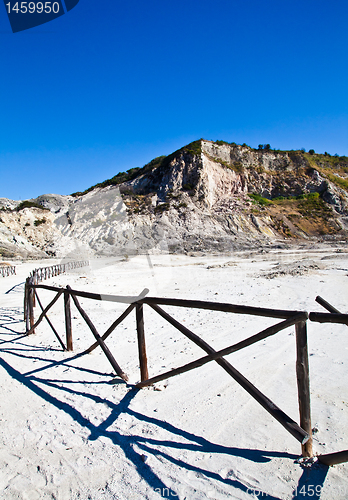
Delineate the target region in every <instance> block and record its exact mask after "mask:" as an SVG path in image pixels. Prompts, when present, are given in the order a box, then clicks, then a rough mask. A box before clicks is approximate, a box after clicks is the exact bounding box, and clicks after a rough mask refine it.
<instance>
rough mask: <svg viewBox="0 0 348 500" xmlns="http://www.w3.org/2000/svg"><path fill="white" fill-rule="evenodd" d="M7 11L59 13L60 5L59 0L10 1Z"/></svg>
mask: <svg viewBox="0 0 348 500" xmlns="http://www.w3.org/2000/svg"><path fill="white" fill-rule="evenodd" d="M6 7H7V12H8V13H9V14H11V12H16V14H26V13H27V12H28V13H29V14H34V13H35V12H36V13H37V14H43V13H45V14H51V12H53V13H54V14H58V12H59V8H60V5H59V3H58V2H12V6H11V2H8V3H7V4H6Z"/></svg>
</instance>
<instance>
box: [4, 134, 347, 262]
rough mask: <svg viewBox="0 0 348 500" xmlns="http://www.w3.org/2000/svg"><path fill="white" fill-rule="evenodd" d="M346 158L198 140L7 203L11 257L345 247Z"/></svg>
mask: <svg viewBox="0 0 348 500" xmlns="http://www.w3.org/2000/svg"><path fill="white" fill-rule="evenodd" d="M347 191H348V158H347V157H339V156H330V155H328V154H325V155H320V154H315V153H314V151H311V152H310V153H305V152H304V151H277V150H272V149H270V148H269V147H268V146H265V147H259V149H257V150H256V149H253V148H250V147H249V146H247V145H245V144H244V145H242V146H241V145H237V144H234V143H231V144H229V143H226V142H223V141H217V142H212V141H206V140H203V139H202V140H199V141H195V142H193V143H191V144H189V145H188V146H185V147H183V148H181V149H180V150H178V151H176V152H174V153H172V154H171V155H169V156H162V157H159V158H155V159H154V160H152V161H151V162H150V163H148V164H147V165H145V166H144V167H143V168H134V169H131V170H129V171H128V172H126V173H119V174H117V175H116V176H115V177H113V178H112V179H108V180H106V181H104V182H102V183H100V184H97V185H96V186H93V187H91V188H89V189H88V190H86V191H85V192H80V193H74V194H73V195H71V196H60V195H53V194H49V195H42V196H39V197H38V198H37V199H35V200H28V201H27V202H22V203H19V202H15V201H12V200H6V199H0V210H1V213H0V253H1V254H2V255H3V256H4V257H15V256H18V257H38V256H42V257H43V256H57V257H67V256H69V255H71V254H76V253H80V254H81V253H83V254H84V255H86V254H91V253H92V254H96V255H131V254H134V253H142V252H168V251H169V252H178V253H181V252H206V251H210V252H211V251H214V252H229V251H233V250H236V249H242V248H248V247H255V246H257V247H260V246H269V245H272V244H274V243H277V244H279V242H281V243H284V242H292V241H300V240H302V239H303V240H308V239H324V240H335V239H339V240H346V239H347V229H348V194H347Z"/></svg>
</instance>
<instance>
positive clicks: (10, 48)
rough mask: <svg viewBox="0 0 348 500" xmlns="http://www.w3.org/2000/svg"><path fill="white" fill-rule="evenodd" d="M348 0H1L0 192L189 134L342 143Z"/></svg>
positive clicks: (66, 187)
mask: <svg viewBox="0 0 348 500" xmlns="http://www.w3.org/2000/svg"><path fill="white" fill-rule="evenodd" d="M347 20H348V2H347V0H330V1H326V0H325V1H322V0H264V1H261V0H175V1H169V0H146V1H145V0H127V1H124V0H123V1H119V0H98V1H96V0H80V2H79V4H78V5H77V6H76V7H75V8H74V9H73V10H71V11H70V12H69V13H68V14H65V15H63V16H61V17H60V18H58V19H56V20H54V21H52V22H50V23H47V24H45V25H42V26H39V27H37V28H33V29H31V30H27V31H23V32H19V33H16V34H13V33H12V32H11V29H10V24H9V21H8V18H7V15H6V9H5V6H2V5H0V44H1V51H0V61H1V80H0V89H1V92H0V95H1V101H0V168H1V190H0V197H7V198H12V199H27V198H31V197H36V196H38V195H40V194H44V193H59V194H70V193H72V192H75V191H82V190H84V189H86V188H88V187H89V186H91V185H93V184H95V183H97V182H101V181H103V180H105V179H107V178H110V177H112V176H113V175H115V174H116V173H117V172H119V171H124V170H127V169H129V168H132V167H136V166H140V167H141V166H143V165H144V164H145V163H147V162H148V161H150V160H151V159H152V158H154V157H156V156H159V155H162V154H169V153H171V152H172V151H174V150H176V149H178V148H179V147H181V146H183V145H185V144H187V143H189V142H191V141H192V140H195V139H199V138H201V137H203V138H206V139H211V140H217V139H223V140H226V141H235V142H237V143H244V142H246V143H247V144H249V145H250V146H253V147H257V146H258V144H259V143H270V144H271V147H273V148H277V149H278V148H279V149H299V148H306V149H307V150H308V149H311V148H313V149H315V151H317V152H324V151H328V152H329V153H331V154H335V153H338V154H340V155H348V40H347V39H348V31H347Z"/></svg>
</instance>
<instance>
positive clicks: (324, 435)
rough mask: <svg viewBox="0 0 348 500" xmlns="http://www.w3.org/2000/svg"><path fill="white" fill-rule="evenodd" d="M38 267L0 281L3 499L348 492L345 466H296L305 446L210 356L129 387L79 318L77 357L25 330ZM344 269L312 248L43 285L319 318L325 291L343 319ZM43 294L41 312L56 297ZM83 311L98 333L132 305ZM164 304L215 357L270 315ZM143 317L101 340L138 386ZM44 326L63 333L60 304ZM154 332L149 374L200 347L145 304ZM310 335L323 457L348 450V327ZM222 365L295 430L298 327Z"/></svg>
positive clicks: (171, 262) (90, 273)
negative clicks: (27, 297) (28, 281)
mask: <svg viewBox="0 0 348 500" xmlns="http://www.w3.org/2000/svg"><path fill="white" fill-rule="evenodd" d="M39 265H40V263H39V262H34V263H33V262H31V263H28V264H21V265H19V266H18V267H17V276H13V277H8V278H3V279H0V293H1V297H2V300H1V307H0V348H1V354H0V365H1V367H0V396H1V406H0V413H1V415H0V420H1V427H0V498H1V499H11V500H12V499H28V500H34V499H40V500H41V499H59V500H72V499H82V500H87V499H92V500H97V499H120V500H129V499H143V498H146V499H157V498H180V499H181V500H183V499H185V498H186V499H187V500H196V499H208V498H209V499H224V498H231V499H247V498H269V499H281V500H289V499H291V498H309V497H310V498H321V499H322V500H332V499H344V498H347V497H348V479H347V471H348V466H347V464H342V465H339V466H335V467H333V468H330V469H329V470H328V469H327V468H326V467H324V466H321V465H318V464H317V465H314V466H313V467H312V468H301V466H300V465H299V464H297V463H296V459H297V458H298V457H299V454H300V445H299V443H298V442H297V441H296V440H295V439H294V438H293V437H292V436H290V435H289V434H288V433H287V432H286V431H285V430H284V429H283V427H282V426H281V425H280V424H279V423H278V422H276V421H274V419H273V418H272V417H271V416H270V415H269V414H268V413H266V412H265V410H264V409H263V408H261V407H260V406H259V405H258V404H257V403H256V402H255V401H254V400H252V399H251V398H250V397H249V395H248V394H247V393H245V391H244V390H243V389H242V388H240V387H239V386H238V385H237V384H236V383H235V382H234V381H233V380H232V379H231V378H230V377H229V376H228V375H227V374H226V373H225V372H224V371H223V370H222V369H221V367H219V366H218V365H217V364H216V363H209V364H207V365H205V366H204V367H201V368H199V369H197V370H194V371H191V372H189V373H186V374H183V375H180V376H178V377H174V378H171V379H169V380H168V381H166V382H161V383H159V384H157V385H156V387H151V388H147V389H144V390H142V391H139V392H136V391H134V390H132V388H131V386H127V385H126V384H125V383H123V381H121V380H120V379H118V378H114V377H113V375H112V368H111V366H110V365H109V363H108V361H107V359H106V358H105V356H104V355H103V353H102V352H101V350H100V349H97V350H95V351H94V352H93V353H92V354H90V355H86V356H81V357H79V356H78V354H79V353H81V351H82V350H83V349H85V348H87V347H88V346H89V345H90V344H91V343H93V337H92V335H91V333H90V331H89V330H88V328H87V327H86V325H85V324H84V322H83V320H82V319H81V317H80V316H79V314H78V312H77V311H76V310H75V309H73V331H74V348H75V349H74V353H63V352H62V351H61V350H60V348H59V344H58V342H57V341H56V339H55V337H54V335H53V333H52V331H51V330H50V329H49V327H48V326H47V325H46V324H44V323H42V324H41V325H40V327H39V328H38V329H37V333H36V335H33V336H30V337H26V336H23V331H24V324H23V322H22V301H23V286H22V285H20V283H22V282H23V281H24V279H25V277H26V276H27V275H28V274H29V272H30V270H31V269H32V268H33V267H38V266H39ZM347 275H348V254H345V253H342V252H340V253H338V252H336V251H335V250H332V249H331V250H328V249H319V250H309V249H304V250H302V251H298V252H297V253H294V252H291V251H287V252H284V251H283V252H282V253H280V252H278V253H277V251H274V252H270V253H268V254H266V255H265V254H261V253H254V254H248V255H247V254H236V255H232V256H224V257H212V256H210V257H208V256H202V257H199V258H198V257H195V258H193V257H180V256H156V257H153V256H151V260H149V259H148V258H146V257H136V258H133V259H131V260H129V261H120V260H117V259H98V260H95V261H93V262H92V263H91V266H90V268H89V269H82V270H81V269H80V270H78V271H77V272H75V273H71V274H67V275H61V276H59V277H57V278H53V279H51V280H48V282H47V283H50V284H55V285H62V286H66V285H67V284H70V285H71V286H72V287H73V288H75V289H85V290H89V291H96V292H102V293H113V294H129V295H134V294H137V293H139V292H140V291H141V290H142V289H143V288H145V287H147V288H149V289H150V295H152V296H156V295H157V296H167V297H178V298H197V299H202V300H216V301H221V302H231V303H238V304H246V305H255V306H265V307H273V308H286V309H297V310H307V311H311V310H312V311H313V310H317V311H320V310H322V308H321V307H320V306H319V305H318V304H316V303H315V301H314V299H315V297H316V295H322V296H323V297H324V298H326V299H327V300H328V301H329V302H331V303H332V304H333V305H335V307H337V308H338V309H341V310H342V311H343V312H346V311H347V305H346V302H347V301H346V298H347V292H348V277H347ZM15 285H18V286H16V287H15V288H14V289H13V290H12V291H11V292H9V293H7V294H6V293H5V292H6V291H8V290H9V289H11V288H12V287H14V286H15ZM40 296H41V297H42V301H43V302H44V303H45V304H46V303H48V302H49V300H50V299H51V298H52V295H50V293H49V292H43V291H41V293H40ZM81 303H82V305H83V306H84V307H85V309H86V310H87V311H88V313H89V314H90V316H91V318H92V320H93V321H94V322H95V324H96V326H97V328H98V330H99V331H100V332H101V333H102V332H103V331H105V330H106V329H107V327H108V326H109V325H110V324H111V323H112V321H113V320H114V319H115V318H116V315H117V314H118V313H121V312H122V311H123V310H124V309H125V307H124V306H122V305H115V304H109V303H106V302H101V303H100V302H94V301H90V300H86V299H81ZM164 309H166V310H167V311H168V312H170V313H171V314H173V315H174V316H175V317H176V318H178V319H179V320H180V321H182V322H183V323H184V324H185V325H187V326H188V328H190V329H192V330H193V331H195V332H196V333H197V334H200V335H201V336H202V337H203V338H204V339H205V340H206V341H207V342H208V343H211V344H212V345H213V347H214V348H215V349H218V348H223V347H225V346H227V345H230V344H232V343H234V342H237V341H238V340H241V339H243V338H246V337H248V336H250V335H252V334H254V333H257V332H258V331H259V330H261V329H262V328H264V327H266V326H268V325H271V324H274V323H276V322H277V320H270V319H267V318H256V317H251V316H240V315H229V314H225V313H213V312H209V311H198V310H195V311H193V310H186V309H180V310H179V308H169V307H167V308H166V307H164ZM36 313H37V314H38V313H39V311H38V308H37V309H36ZM134 316H135V315H134V314H131V315H130V316H129V317H128V318H127V319H126V320H125V321H124V322H123V323H122V324H121V325H120V326H119V327H118V328H117V329H116V331H115V332H114V333H113V335H112V336H111V337H110V339H109V340H108V342H107V344H108V346H109V348H110V350H111V351H112V352H113V353H114V355H115V357H116V359H117V360H118V362H119V363H120V365H121V366H122V368H123V369H124V371H125V372H126V373H128V375H129V378H130V384H132V383H134V382H136V381H138V380H139V368H138V361H137V344H136V332H135V320H134ZM50 318H51V320H52V321H53V323H54V324H55V326H56V328H57V329H58V330H59V332H61V334H62V335H63V332H64V316H63V305H62V302H60V301H58V303H57V304H56V306H55V307H54V309H53V310H52V311H51V313H50ZM145 331H146V337H147V351H148V359H149V372H150V375H155V374H157V373H158V372H161V371H165V370H169V369H170V368H173V367H175V366H178V365H180V364H184V363H187V362H189V361H191V360H193V359H195V358H197V357H201V356H202V355H203V354H204V353H202V351H201V350H200V349H199V348H198V347H197V346H194V345H193V344H192V343H191V342H190V341H189V340H187V339H186V338H184V337H183V336H182V335H181V334H180V333H179V332H177V331H176V330H174V329H173V328H172V327H171V326H170V325H169V324H166V323H165V322H164V320H162V319H161V318H160V317H159V316H157V315H156V313H154V312H152V311H151V310H150V308H148V307H145ZM308 331H309V350H310V366H311V397H312V420H313V426H315V427H316V428H317V429H318V432H317V433H316V434H315V441H314V449H315V452H316V453H328V452H331V451H338V450H343V449H348V432H347V431H348V389H347V370H346V368H347V363H348V338H347V327H346V326H344V325H342V326H341V325H328V324H326V325H319V324H315V323H310V324H309V327H308ZM227 359H228V360H229V361H230V362H231V363H232V364H233V365H234V366H235V367H236V368H237V369H239V370H240V371H241V372H242V373H243V374H244V375H245V376H246V377H247V378H248V379H249V380H251V381H252V382H253V383H254V384H255V385H256V386H257V387H258V388H259V389H260V390H262V391H263V392H264V393H265V394H266V395H267V396H269V397H270V398H271V399H272V400H274V402H275V403H276V404H278V405H279V406H280V408H282V409H283V410H284V411H285V412H286V413H288V414H289V415H290V416H291V417H292V418H294V419H295V420H297V421H298V408H297V396H296V383H295V338H294V328H293V327H292V328H289V329H288V330H285V331H283V332H281V333H279V334H277V335H276V336H274V337H271V338H269V339H267V340H266V341H263V342H261V343H259V344H257V345H254V346H251V347H249V348H247V349H244V350H242V351H240V352H239V353H234V354H232V355H230V356H228V357H227ZM296 488H297V489H298V491H297V495H296ZM315 489H316V490H315ZM321 490H322V491H321ZM315 491H316V492H319V491H321V495H319V494H317V493H315ZM312 493H314V494H312Z"/></svg>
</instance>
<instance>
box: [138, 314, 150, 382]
mask: <svg viewBox="0 0 348 500" xmlns="http://www.w3.org/2000/svg"><path fill="white" fill-rule="evenodd" d="M136 320H137V334H138V349H139V363H140V378H141V381H143V380H147V379H148V378H149V374H148V370H147V357H146V345H145V331H144V310H143V304H137V305H136Z"/></svg>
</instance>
